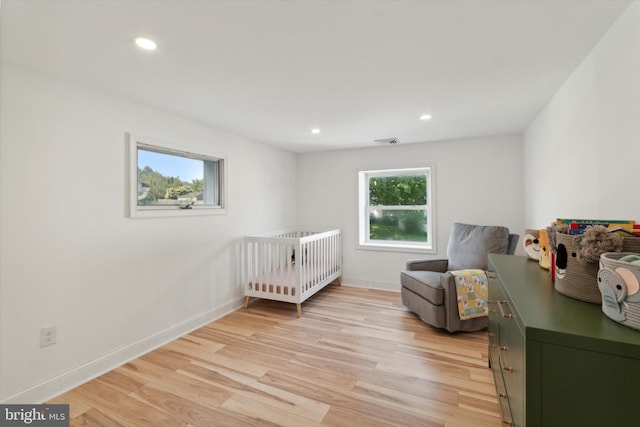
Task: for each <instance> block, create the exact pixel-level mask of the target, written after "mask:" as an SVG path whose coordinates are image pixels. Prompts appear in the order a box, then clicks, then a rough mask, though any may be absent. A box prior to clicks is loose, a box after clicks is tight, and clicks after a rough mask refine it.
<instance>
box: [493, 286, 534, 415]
mask: <svg viewBox="0 0 640 427" xmlns="http://www.w3.org/2000/svg"><path fill="white" fill-rule="evenodd" d="M489 277H490V279H489V304H488V305H489V307H488V308H489V360H490V365H491V367H492V370H493V375H494V380H495V383H496V393H497V396H498V402H499V404H500V415H501V419H502V425H510V426H524V394H525V390H524V346H525V340H524V334H523V333H522V331H521V329H520V324H519V322H518V316H517V312H515V310H513V308H512V305H511V304H510V302H509V300H508V299H507V296H506V292H505V291H504V289H503V286H502V283H501V282H500V281H499V280H498V279H496V278H495V276H493V277H492V275H491V274H490V275H489Z"/></svg>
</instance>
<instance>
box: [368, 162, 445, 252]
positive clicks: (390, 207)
mask: <svg viewBox="0 0 640 427" xmlns="http://www.w3.org/2000/svg"><path fill="white" fill-rule="evenodd" d="M432 179H433V167H432V166H429V167H420V168H407V169H387V170H370V171H360V172H359V173H358V183H359V212H360V221H359V222H360V241H359V243H360V247H361V248H371V249H395V250H410V251H411V250H413V251H415V250H419V251H429V250H433V249H434V239H433V234H434V233H433V230H434V227H433V216H432V211H433V206H432V203H431V201H432V200H433V191H432Z"/></svg>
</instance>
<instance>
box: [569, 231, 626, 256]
mask: <svg viewBox="0 0 640 427" xmlns="http://www.w3.org/2000/svg"><path fill="white" fill-rule="evenodd" d="M573 245H574V246H575V247H576V260H577V261H578V262H579V263H580V264H582V265H586V264H595V263H597V262H598V261H599V260H600V255H602V254H603V253H605V252H620V251H621V250H622V236H620V235H619V234H618V233H611V232H609V230H607V227H605V226H602V225H594V226H592V227H587V229H586V230H585V232H584V233H582V234H580V235H578V236H575V237H574V238H573Z"/></svg>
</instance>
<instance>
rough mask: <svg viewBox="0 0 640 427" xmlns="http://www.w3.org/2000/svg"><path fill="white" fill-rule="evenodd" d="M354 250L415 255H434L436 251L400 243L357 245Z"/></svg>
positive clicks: (430, 248)
mask: <svg viewBox="0 0 640 427" xmlns="http://www.w3.org/2000/svg"><path fill="white" fill-rule="evenodd" d="M356 249H358V250H365V251H383V252H408V253H416V254H435V253H436V250H435V249H433V248H432V247H427V246H416V245H403V244H402V243H396V244H393V243H391V244H381V243H359V244H358V246H357V247H356Z"/></svg>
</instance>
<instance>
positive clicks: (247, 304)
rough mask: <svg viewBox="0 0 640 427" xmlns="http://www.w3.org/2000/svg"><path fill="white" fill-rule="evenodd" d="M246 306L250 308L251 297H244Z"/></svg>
mask: <svg viewBox="0 0 640 427" xmlns="http://www.w3.org/2000/svg"><path fill="white" fill-rule="evenodd" d="M244 308H249V297H244Z"/></svg>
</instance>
